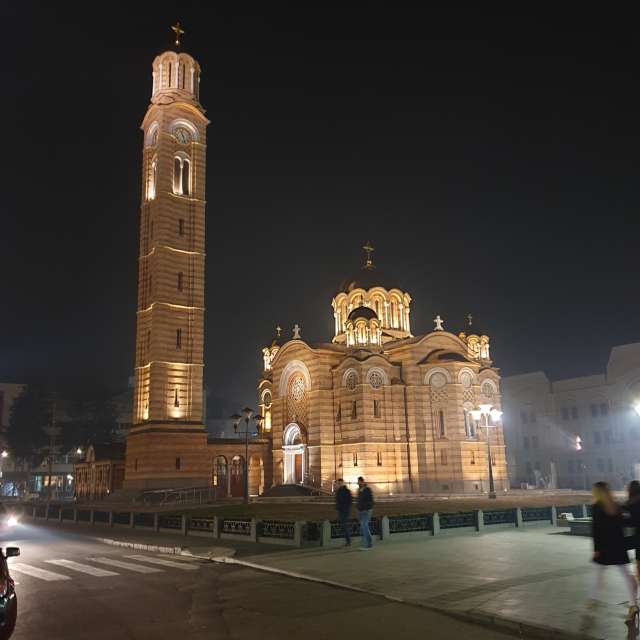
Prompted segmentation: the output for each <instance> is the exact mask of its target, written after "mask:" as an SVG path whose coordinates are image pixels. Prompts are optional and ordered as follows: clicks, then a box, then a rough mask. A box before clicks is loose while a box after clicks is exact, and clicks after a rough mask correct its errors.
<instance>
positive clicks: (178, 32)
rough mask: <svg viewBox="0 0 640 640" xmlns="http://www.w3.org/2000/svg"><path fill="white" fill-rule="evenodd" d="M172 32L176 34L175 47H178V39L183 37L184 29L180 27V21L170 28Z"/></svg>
mask: <svg viewBox="0 0 640 640" xmlns="http://www.w3.org/2000/svg"><path fill="white" fill-rule="evenodd" d="M171 29H172V31H174V32H175V34H176V43H175V44H176V47H179V46H180V38H181V36H183V35H184V29H183V28H182V27H181V26H180V20H178V22H176V23H175V24H174V25H173V26H172V27H171Z"/></svg>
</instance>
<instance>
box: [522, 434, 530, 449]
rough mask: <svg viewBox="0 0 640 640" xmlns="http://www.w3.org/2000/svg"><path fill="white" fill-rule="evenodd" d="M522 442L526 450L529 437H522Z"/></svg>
mask: <svg viewBox="0 0 640 640" xmlns="http://www.w3.org/2000/svg"><path fill="white" fill-rule="evenodd" d="M522 442H523V444H524V448H525V449H528V448H529V436H524V437H523V438H522Z"/></svg>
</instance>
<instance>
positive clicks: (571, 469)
mask: <svg viewBox="0 0 640 640" xmlns="http://www.w3.org/2000/svg"><path fill="white" fill-rule="evenodd" d="M569 473H575V463H574V462H573V460H569Z"/></svg>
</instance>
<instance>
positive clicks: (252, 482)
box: [249, 456, 264, 496]
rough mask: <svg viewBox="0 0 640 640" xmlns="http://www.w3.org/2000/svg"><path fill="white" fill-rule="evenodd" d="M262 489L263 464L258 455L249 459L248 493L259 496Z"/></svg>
mask: <svg viewBox="0 0 640 640" xmlns="http://www.w3.org/2000/svg"><path fill="white" fill-rule="evenodd" d="M263 491H264V465H263V464H262V458H261V457H260V456H251V458H250V459H249V495H250V496H259V495H260V494H261V493H262V492H263Z"/></svg>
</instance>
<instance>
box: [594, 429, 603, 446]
mask: <svg viewBox="0 0 640 640" xmlns="http://www.w3.org/2000/svg"><path fill="white" fill-rule="evenodd" d="M601 443H602V437H601V436H600V432H599V431H594V432H593V444H601Z"/></svg>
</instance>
